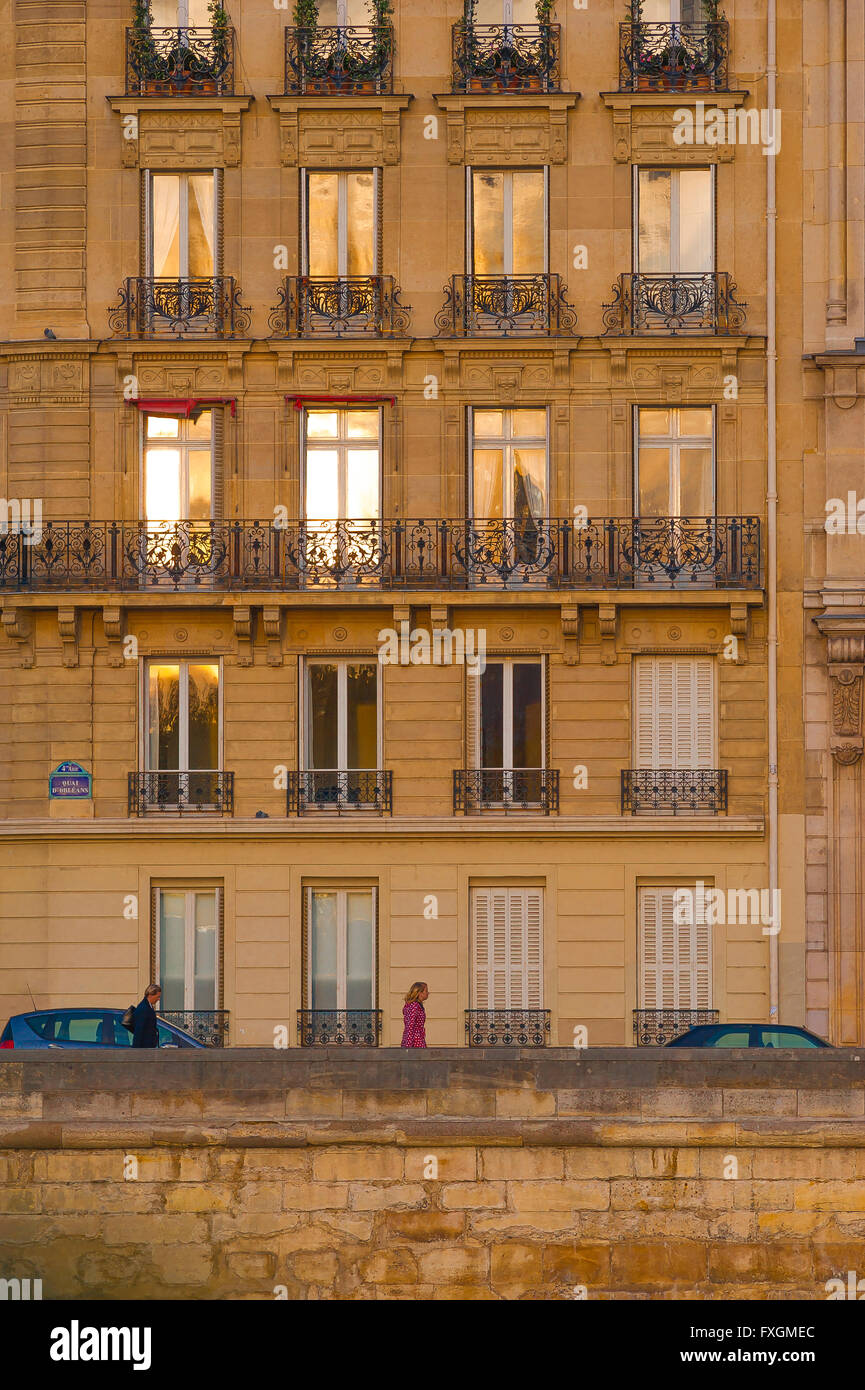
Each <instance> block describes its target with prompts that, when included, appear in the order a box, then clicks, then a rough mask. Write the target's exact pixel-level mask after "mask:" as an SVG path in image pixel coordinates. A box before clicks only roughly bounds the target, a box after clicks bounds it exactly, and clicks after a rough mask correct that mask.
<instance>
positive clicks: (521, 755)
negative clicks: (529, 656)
mask: <svg viewBox="0 0 865 1390" xmlns="http://www.w3.org/2000/svg"><path fill="white" fill-rule="evenodd" d="M480 681H481V690H480V695H481V699H480V757H481V767H482V768H542V767H543V766H544V720H543V693H542V692H543V666H542V664H541V662H540V661H530V660H529V661H519V660H516V659H515V660H512V661H511V660H508V661H490V662H487V665H486V668H485V670H484V672H483V674H482V676H481V678H480Z"/></svg>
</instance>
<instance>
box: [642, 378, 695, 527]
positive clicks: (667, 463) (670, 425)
mask: <svg viewBox="0 0 865 1390" xmlns="http://www.w3.org/2000/svg"><path fill="white" fill-rule="evenodd" d="M636 446H637V447H636V469H635V479H634V483H635V486H634V507H635V511H636V515H637V516H639V517H643V518H649V517H695V518H696V517H704V518H710V517H714V515H715V460H714V415H713V411H712V407H711V406H694V407H690V406H689V407H665V408H663V409H657V408H656V407H655V406H649V407H645V408H639V409H638V410H637V440H636Z"/></svg>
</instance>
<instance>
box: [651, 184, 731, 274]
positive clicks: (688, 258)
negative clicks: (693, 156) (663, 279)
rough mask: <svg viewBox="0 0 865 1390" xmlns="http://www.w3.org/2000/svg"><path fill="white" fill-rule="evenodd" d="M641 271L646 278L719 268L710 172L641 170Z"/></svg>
mask: <svg viewBox="0 0 865 1390" xmlns="http://www.w3.org/2000/svg"><path fill="white" fill-rule="evenodd" d="M636 181H637V183H636V202H637V217H636V237H635V243H636V244H635V247H634V254H635V261H636V270H637V271H638V273H639V274H641V275H665V274H671V273H679V274H683V275H698V274H704V273H706V272H708V271H713V270H714V269H715V231H714V228H715V214H714V174H713V171H712V170H711V169H637V170H636Z"/></svg>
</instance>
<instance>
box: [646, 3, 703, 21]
mask: <svg viewBox="0 0 865 1390" xmlns="http://www.w3.org/2000/svg"><path fill="white" fill-rule="evenodd" d="M705 18H706V15H705V9H704V6H703V0H643V4H642V23H643V24H669V23H670V21H671V20H672V21H673V22H674V23H681V24H703V23H705Z"/></svg>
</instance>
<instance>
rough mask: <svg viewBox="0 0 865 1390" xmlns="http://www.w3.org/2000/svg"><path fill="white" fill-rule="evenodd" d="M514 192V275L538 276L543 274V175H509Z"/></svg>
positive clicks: (538, 173) (534, 172) (533, 171)
mask: <svg viewBox="0 0 865 1390" xmlns="http://www.w3.org/2000/svg"><path fill="white" fill-rule="evenodd" d="M511 180H512V189H513V251H512V264H511V270H512V272H513V274H514V275H540V274H542V273H543V271H544V266H545V261H546V257H545V256H544V175H543V173H542V171H541V170H540V169H532V170H526V171H520V172H519V173H515V174H512V175H511Z"/></svg>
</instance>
